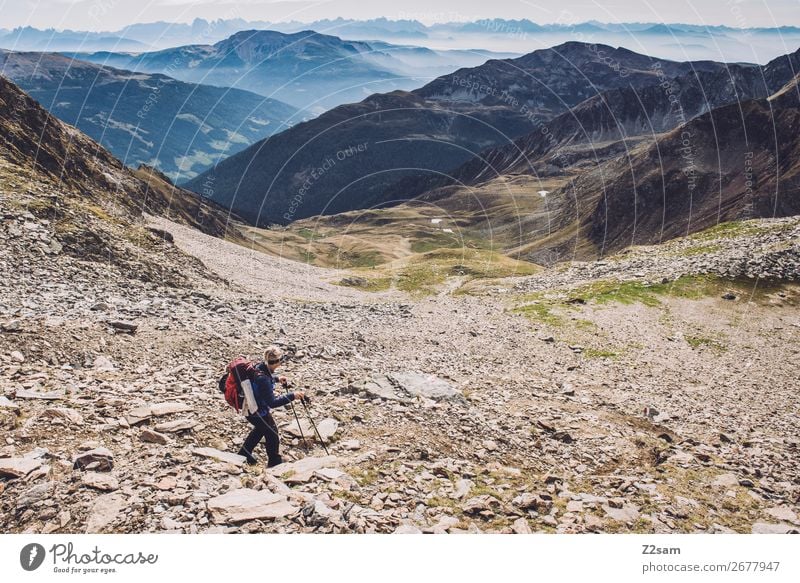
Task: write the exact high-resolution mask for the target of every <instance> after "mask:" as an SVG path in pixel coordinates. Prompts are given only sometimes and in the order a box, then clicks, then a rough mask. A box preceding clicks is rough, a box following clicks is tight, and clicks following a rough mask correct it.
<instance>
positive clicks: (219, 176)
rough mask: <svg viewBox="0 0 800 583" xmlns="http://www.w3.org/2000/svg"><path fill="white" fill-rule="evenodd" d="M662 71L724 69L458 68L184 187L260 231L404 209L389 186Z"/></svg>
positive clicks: (597, 65) (581, 54) (613, 60)
mask: <svg viewBox="0 0 800 583" xmlns="http://www.w3.org/2000/svg"><path fill="white" fill-rule="evenodd" d="M656 65H658V66H659V67H661V70H662V71H666V72H667V73H669V74H675V75H677V74H681V73H687V72H689V71H691V70H693V69H695V70H701V71H715V70H717V71H721V70H724V68H725V65H724V64H722V63H712V62H708V61H703V62H698V63H675V62H672V61H666V60H663V59H655V58H651V57H647V56H645V55H639V54H637V53H634V52H632V51H628V50H626V49H615V48H613V47H606V46H603V45H590V44H582V43H574V42H571V43H565V44H564V45H559V46H557V47H553V48H551V49H545V50H541V51H535V52H533V53H531V54H529V55H525V56H523V57H520V58H518V59H505V60H490V61H488V62H487V63H485V64H484V65H481V66H479V67H474V68H471V69H460V70H458V71H456V72H454V73H452V74H450V75H445V76H443V77H440V78H438V79H436V80H435V81H433V82H431V83H429V84H427V85H425V86H423V87H421V88H419V89H417V90H414V91H412V92H400V91H397V92H393V93H388V94H378V95H373V96H371V97H369V98H367V99H365V100H364V101H362V102H360V103H354V104H348V105H344V106H340V107H338V108H335V109H333V110H331V111H329V112H326V113H325V114H323V115H321V116H320V117H318V118H316V119H313V120H310V121H308V122H305V123H302V124H298V125H297V126H295V127H293V128H291V129H289V130H287V131H285V132H282V133H281V134H278V135H276V136H273V137H272V138H270V139H268V140H266V141H263V142H261V143H259V144H255V145H253V146H251V147H250V148H248V149H247V150H245V151H243V152H240V153H239V154H237V155H234V156H231V157H230V158H227V159H226V160H223V161H222V162H220V164H218V165H217V166H216V167H215V168H214V169H212V170H209V171H208V172H207V173H204V174H203V175H202V176H200V177H197V178H195V179H193V180H191V181H189V182H188V183H187V187H188V188H190V189H197V190H199V189H201V188H202V184H203V182H204V181H206V180H209V179H210V180H213V182H214V184H215V191H214V197H215V200H216V201H217V202H218V203H220V204H222V205H224V206H230V207H231V208H233V209H235V210H236V212H237V213H239V214H241V215H242V216H243V217H245V218H246V219H247V220H249V221H251V222H253V223H258V224H266V223H275V222H280V223H285V222H288V221H290V220H294V219H299V218H303V217H307V216H311V215H315V214H320V213H323V214H331V213H336V212H343V211H347V210H352V209H356V208H369V207H370V206H374V205H380V204H385V203H387V202H390V201H397V200H402V199H404V196H403V194H402V193H393V192H391V185H392V184H394V183H397V182H398V181H400V180H403V179H406V178H409V177H413V176H417V175H419V174H425V173H433V174H436V173H440V172H447V171H449V170H452V169H453V168H455V167H456V166H458V165H459V164H461V163H463V162H465V161H467V160H469V159H470V158H471V157H472V156H474V155H475V154H477V153H478V152H479V151H481V150H483V149H485V148H487V147H491V146H495V145H499V144H504V143H507V142H508V141H510V140H511V139H513V138H516V137H518V136H520V135H524V134H525V133H528V132H530V131H532V130H533V129H534V128H535V127H537V124H540V123H542V122H546V121H548V120H550V119H552V118H553V117H554V116H556V115H558V114H560V113H562V112H564V111H567V110H568V109H569V108H570V107H573V106H575V105H577V104H578V103H580V102H581V101H583V100H584V99H586V98H587V97H591V96H593V95H595V94H596V93H598V92H600V91H603V90H607V89H614V88H618V87H643V86H646V85H653V84H655V83H657V82H658V79H659V77H658V75H657V72H656V70H655V68H654V67H655V66H656ZM621 72H622V73H623V74H620V73H621ZM358 144H364V147H363V151H361V152H359V154H358V155H356V156H348V157H347V158H346V159H344V160H341V161H340V162H341V163H339V164H337V166H336V171H335V172H319V171H318V168H320V166H321V165H322V164H323V162H324V161H325V160H326V159H330V158H331V157H334V156H335V155H336V154H337V153H338V152H339V151H341V150H343V149H346V148H348V147H351V146H354V145H358ZM316 175H319V177H318V178H314V176H316ZM301 191H302V192H301Z"/></svg>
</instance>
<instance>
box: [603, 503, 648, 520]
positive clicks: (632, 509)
mask: <svg viewBox="0 0 800 583" xmlns="http://www.w3.org/2000/svg"><path fill="white" fill-rule="evenodd" d="M603 510H605V513H606V514H607V515H608V516H609V517H610V518H613V519H614V520H616V521H619V522H625V523H628V522H633V521H635V520H637V519H638V518H639V509H638V508H637V507H636V506H635V505H633V504H623V505H622V508H612V507H611V506H603Z"/></svg>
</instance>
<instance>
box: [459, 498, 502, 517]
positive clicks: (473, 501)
mask: <svg viewBox="0 0 800 583" xmlns="http://www.w3.org/2000/svg"><path fill="white" fill-rule="evenodd" d="M501 506H502V504H501V503H500V501H499V500H498V499H497V498H495V497H494V496H489V495H488V494H484V495H482V496H475V497H473V498H470V499H468V500H467V501H466V502H465V503H464V505H463V506H462V507H461V509H462V510H463V511H464V512H465V513H467V514H478V513H479V512H484V511H487V510H497V509H498V508H500V507H501Z"/></svg>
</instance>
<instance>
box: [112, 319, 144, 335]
mask: <svg viewBox="0 0 800 583" xmlns="http://www.w3.org/2000/svg"><path fill="white" fill-rule="evenodd" d="M108 325H109V326H111V327H112V328H113V329H114V330H115V331H116V332H122V333H124V334H135V333H136V329H137V328H138V327H139V325H138V324H135V323H134V322H128V321H126V320H110V321H109V322H108Z"/></svg>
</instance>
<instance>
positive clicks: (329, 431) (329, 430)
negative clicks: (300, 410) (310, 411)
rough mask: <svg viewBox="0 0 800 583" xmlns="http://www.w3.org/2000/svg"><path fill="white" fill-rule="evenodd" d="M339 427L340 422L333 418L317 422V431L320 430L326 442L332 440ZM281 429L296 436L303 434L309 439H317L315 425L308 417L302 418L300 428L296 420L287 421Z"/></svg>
mask: <svg viewBox="0 0 800 583" xmlns="http://www.w3.org/2000/svg"><path fill="white" fill-rule="evenodd" d="M338 428H339V422H338V421H337V420H336V419H333V418H327V419H323V420H322V421H320V422H318V423H317V431H319V434H320V437H321V438H322V441H324V442H325V443H328V442H329V441H330V439H331V437H333V435H334V434H335V433H336V430H337V429H338ZM281 429H283V430H284V431H286V432H287V433H289V434H290V435H294V436H295V437H300V436H301V435H302V436H304V437H305V439H307V440H309V441H315V440H316V439H317V434H316V432H315V431H314V427H313V425H311V422H310V421H309V420H308V419H301V420H300V427H299V428H298V426H297V421H296V420H295V421H289V422H288V423H285V424H284V425H282V426H281ZM301 429H302V433H301Z"/></svg>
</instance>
